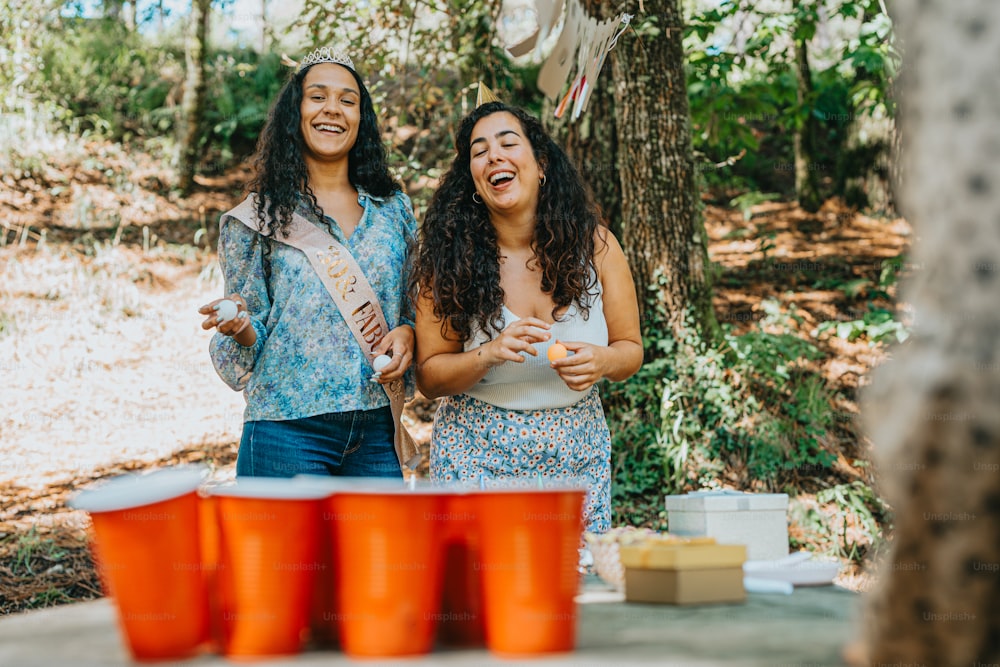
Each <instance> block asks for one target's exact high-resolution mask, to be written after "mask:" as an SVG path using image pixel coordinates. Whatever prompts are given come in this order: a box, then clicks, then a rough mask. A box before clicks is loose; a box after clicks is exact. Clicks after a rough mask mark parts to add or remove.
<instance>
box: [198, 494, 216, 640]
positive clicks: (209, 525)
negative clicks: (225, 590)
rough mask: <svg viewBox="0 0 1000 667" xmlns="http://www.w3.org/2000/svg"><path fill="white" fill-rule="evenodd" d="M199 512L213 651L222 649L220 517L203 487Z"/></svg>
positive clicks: (202, 560) (213, 502)
mask: <svg viewBox="0 0 1000 667" xmlns="http://www.w3.org/2000/svg"><path fill="white" fill-rule="evenodd" d="M198 514H199V521H200V528H201V567H202V570H203V571H204V573H205V586H206V588H207V592H208V624H209V628H208V631H209V643H208V648H209V650H210V651H211V652H213V653H218V652H220V651H221V650H222V625H221V622H222V612H221V609H220V607H219V586H218V581H217V580H216V579H217V576H218V575H217V573H218V571H219V567H220V562H219V558H220V556H219V518H218V515H217V512H216V510H215V498H213V497H212V496H211V495H210V493H209V491H208V490H207V489H206V488H205V487H202V489H201V490H200V492H199V493H198Z"/></svg>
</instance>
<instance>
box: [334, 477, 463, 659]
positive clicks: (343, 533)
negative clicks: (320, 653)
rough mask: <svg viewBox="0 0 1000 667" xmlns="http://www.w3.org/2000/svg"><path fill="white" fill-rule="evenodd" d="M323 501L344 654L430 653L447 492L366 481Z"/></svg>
mask: <svg viewBox="0 0 1000 667" xmlns="http://www.w3.org/2000/svg"><path fill="white" fill-rule="evenodd" d="M326 502H327V512H328V516H329V519H330V520H329V521H328V524H327V525H328V526H329V527H330V530H331V531H332V535H331V543H332V544H333V556H334V558H333V560H334V580H335V582H336V590H335V596H334V597H335V606H336V613H335V617H336V619H337V621H338V625H339V636H340V646H341V648H342V650H343V651H344V653H346V654H347V655H349V656H351V657H390V656H403V655H418V654H424V653H429V652H430V651H431V649H432V648H433V645H434V636H435V630H436V624H437V621H438V617H439V605H440V601H441V581H442V550H441V546H442V535H441V523H442V521H444V519H445V517H444V508H445V501H444V493H443V492H442V491H441V490H439V489H430V488H421V489H416V490H411V489H405V488H400V487H397V486H393V487H388V486H382V485H375V484H371V483H370V484H366V485H364V486H362V485H358V486H357V487H356V488H345V489H343V490H341V491H337V492H335V493H333V495H331V496H329V497H328V498H327V500H326Z"/></svg>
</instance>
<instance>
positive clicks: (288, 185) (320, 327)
mask: <svg viewBox="0 0 1000 667" xmlns="http://www.w3.org/2000/svg"><path fill="white" fill-rule="evenodd" d="M253 164H254V170H255V174H254V177H253V180H252V181H251V182H250V183H249V184H248V186H247V191H248V193H249V194H250V197H251V198H252V201H253V203H254V208H252V209H246V208H245V207H244V208H242V209H241V207H239V206H238V207H236V208H235V209H233V210H232V211H229V212H228V213H226V214H224V215H223V216H222V219H221V221H220V232H219V263H220V265H221V268H222V272H223V275H224V278H225V291H226V294H228V295H229V296H228V297H227V299H229V300H232V301H235V302H236V303H237V306H238V313H237V315H236V317H234V318H232V319H228V318H226V317H224V315H225V313H223V312H220V311H219V308H220V306H219V304H220V302H221V301H222V299H218V300H215V301H213V302H211V303H209V304H207V305H205V306H203V307H202V308H201V309H200V311H199V312H201V313H202V314H204V315H207V317H206V319H205V320H204V322H203V323H202V327H203V328H205V329H213V328H214V329H215V330H216V333H215V335H214V336H213V337H212V341H211V345H210V354H211V358H212V361H213V363H214V365H215V368H216V371H217V372H218V373H219V375H220V377H221V378H222V379H223V380H224V381H225V382H226V383H227V384H228V385H229V386H230V387H232V388H233V389H234V390H236V391H243V393H244V395H245V397H246V401H247V407H246V411H245V413H244V426H243V434H242V438H241V440H240V450H239V456H238V459H237V465H236V471H237V475H249V476H266V477H291V476H294V475H296V474H300V473H303V474H328V475H351V476H391V477H401V476H402V473H401V469H400V462H399V461H398V460H397V455H396V452H395V449H394V444H393V435H394V429H395V423H394V420H393V416H392V414H391V411H390V408H389V399H388V397H387V394H386V392H385V391H383V388H382V387H381V386H380V385H379V383H381V384H387V383H391V382H394V381H397V380H400V379H401V378H404V377H406V381H407V382H408V384H409V388H410V389H411V391H412V373H405V371H406V370H407V368H408V366H409V365H410V361H411V359H412V354H413V345H414V331H413V326H412V325H413V319H412V305H408V304H411V301H410V300H409V298H408V297H407V294H406V281H407V267H408V263H409V262H408V260H409V253H410V248H411V247H412V246H413V244H414V242H415V238H416V221H415V220H414V217H413V211H412V207H411V204H410V200H409V199H408V198H407V197H406V195H405V194H403V193H402V192H401V190H400V187H399V185H398V184H397V183H396V181H395V180H394V179H393V177H392V176H391V175H390V173H389V170H388V167H387V164H386V153H385V149H384V147H383V145H382V141H381V135H380V133H379V129H378V123H377V119H376V116H375V110H374V108H373V106H372V100H371V96H370V95H369V93H368V90H367V88H366V87H365V85H364V82H363V81H362V80H361V78H360V77H359V76H358V74H357V72H355V70H354V64H353V63H352V62H351V60H350V58H348V57H347V56H346V55H344V54H343V53H341V52H339V51H334V50H331V49H329V48H322V49H317V50H316V51H314V52H313V53H312V54H310V55H309V56H308V57H307V58H306V59H304V60H303V62H302V64H301V65H300V66H299V68H298V70H297V71H296V72H295V73H294V75H292V77H291V78H290V80H289V81H288V82H287V83H286V84H285V86H284V87H283V88H282V89H281V91H280V93H279V95H278V98H277V100H276V102H275V104H274V106H273V108H272V109H271V112H270V115H269V117H268V120H267V123H266V125H265V127H264V129H263V131H262V133H261V135H260V138H259V140H258V145H257V151H256V154H255V156H254V162H253ZM244 204H246V202H244ZM241 206H243V205H241ZM241 210H252V211H253V214H251V215H243V217H242V218H240V216H239V215H236V213H237V211H241ZM293 216H296V217H295V219H299V218H298V216H301V217H302V218H304V219H305V221H308V223H306V226H307V227H310V226H312V225H314V226H316V227H318V228H320V229H322V230H323V231H325V232H327V233H328V234H329V235H330V236H332V237H333V238H334V239H336V241H338V242H339V243H340V244H341V245H342V246H343V247H344V248H346V249H347V251H348V252H349V254H350V255H351V256H352V257H353V258H354V260H356V262H357V265H358V266H359V267H360V269H361V271H362V272H363V273H364V276H365V277H366V278H367V280H368V282H369V283H370V284H371V286H372V289H373V291H374V293H375V296H376V297H377V300H378V302H379V304H380V305H381V308H382V311H383V313H384V316H385V320H386V322H387V324H388V329H389V331H388V333H386V334H385V336H384V338H382V339H381V342H379V343H378V345H377V347H375V348H374V349H373V350H363V349H362V347H361V345H360V344H359V342H358V341H357V340H356V338H355V336H354V335H353V334H352V330H351V329H350V327H349V324H348V321H347V320H346V319H345V317H344V316H342V315H341V312H340V310H339V309H338V307H337V305H336V303H335V302H334V299H333V298H332V297H331V294H330V292H329V291H328V289H327V288H326V287H325V286H324V283H323V281H322V279H321V278H320V275H319V274H318V273H317V271H316V270H315V269H314V266H313V265H312V264H310V261H309V258H308V257H307V255H306V253H305V252H303V251H301V250H299V249H297V248H295V247H292V246H291V245H288V244H287V243H285V242H283V240H287V238H288V237H289V231H290V229H292V223H293ZM248 220H249V221H248ZM309 223H311V225H310V224H309ZM313 231H315V230H313ZM323 238H329V237H323ZM324 245H325V244H324ZM369 352H370V353H371V354H373V355H374V354H386V355H391V358H392V359H391V362H390V363H389V365H388V366H386V367H385V368H383V369H381V372H380V373H376V374H375V375H374V379H375V380H376V382H372V381H370V380H371V379H373V374H372V367H371V365H370V362H369V358H370V356H367V353H369ZM404 373H405V376H404Z"/></svg>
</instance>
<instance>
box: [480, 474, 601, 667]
mask: <svg viewBox="0 0 1000 667" xmlns="http://www.w3.org/2000/svg"><path fill="white" fill-rule="evenodd" d="M585 494H586V491H585V490H584V489H582V488H577V487H559V488H544V489H541V488H539V489H529V488H509V489H491V490H483V491H479V492H477V493H476V494H475V495H474V498H475V500H476V503H477V511H476V514H477V517H478V522H479V528H480V529H479V537H480V547H481V550H480V563H479V569H480V571H481V573H482V577H483V589H484V599H485V602H486V644H487V646H488V647H489V649H490V650H491V651H493V652H494V653H498V654H501V655H511V656H523V655H532V654H539V653H554V652H564V651H572V650H573V648H574V644H575V641H576V603H575V602H574V598H575V596H576V594H577V588H578V584H579V573H578V572H577V565H578V561H579V552H578V549H579V546H580V539H581V536H582V534H583V502H584V496H585Z"/></svg>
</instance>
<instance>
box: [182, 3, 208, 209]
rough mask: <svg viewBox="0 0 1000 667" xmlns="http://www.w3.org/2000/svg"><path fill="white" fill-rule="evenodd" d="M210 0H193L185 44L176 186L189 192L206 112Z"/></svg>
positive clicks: (185, 192)
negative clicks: (206, 63)
mask: <svg viewBox="0 0 1000 667" xmlns="http://www.w3.org/2000/svg"><path fill="white" fill-rule="evenodd" d="M211 4H212V2H211V0H193V2H192V3H191V16H190V17H189V18H188V31H187V37H186V39H185V44H184V56H185V57H184V61H185V71H186V77H185V79H184V96H183V98H182V99H181V136H180V145H179V148H178V161H177V185H178V187H179V188H180V190H181V192H183V193H184V194H187V193H189V192H190V191H191V188H192V187H193V186H194V175H195V172H196V171H197V169H198V158H199V157H200V151H199V144H200V143H201V123H202V116H203V115H204V111H205V60H206V57H207V54H206V51H207V46H208V44H207V36H208V17H209V10H210V6H211Z"/></svg>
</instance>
